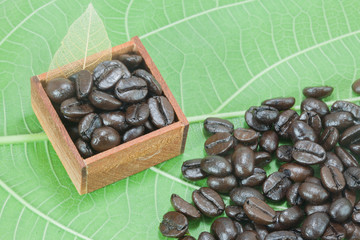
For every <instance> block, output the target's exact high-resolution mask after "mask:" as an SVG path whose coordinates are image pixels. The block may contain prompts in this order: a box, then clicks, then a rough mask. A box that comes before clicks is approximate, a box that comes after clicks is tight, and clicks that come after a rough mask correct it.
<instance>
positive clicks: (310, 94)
mask: <svg viewBox="0 0 360 240" xmlns="http://www.w3.org/2000/svg"><path fill="white" fill-rule="evenodd" d="M333 91H334V88H332V87H329V86H321V87H306V88H304V89H303V94H304V96H305V97H307V98H317V99H321V98H326V97H328V96H330V95H331V93H332V92H333Z"/></svg>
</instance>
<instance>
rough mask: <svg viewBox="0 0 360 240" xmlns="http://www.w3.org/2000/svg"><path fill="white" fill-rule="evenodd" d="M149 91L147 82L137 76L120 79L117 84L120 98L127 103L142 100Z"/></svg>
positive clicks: (117, 93) (117, 92)
mask: <svg viewBox="0 0 360 240" xmlns="http://www.w3.org/2000/svg"><path fill="white" fill-rule="evenodd" d="M147 93H148V89H147V85H146V82H145V81H144V80H143V79H141V78H137V77H131V78H125V79H120V80H119V81H118V82H117V84H116V86H115V94H116V96H117V98H118V99H120V100H121V101H124V102H127V103H135V102H140V101H142V100H143V99H144V98H145V97H146V95H147Z"/></svg>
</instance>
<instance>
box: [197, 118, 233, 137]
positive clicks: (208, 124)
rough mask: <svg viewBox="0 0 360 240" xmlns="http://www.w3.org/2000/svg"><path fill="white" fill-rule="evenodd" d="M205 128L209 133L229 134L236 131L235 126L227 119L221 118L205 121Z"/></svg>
mask: <svg viewBox="0 0 360 240" xmlns="http://www.w3.org/2000/svg"><path fill="white" fill-rule="evenodd" d="M204 128H205V130H206V131H208V132H209V133H218V132H227V133H232V132H233V130H234V124H232V123H231V122H230V121H228V120H226V119H221V118H213V117H209V118H206V119H205V121H204Z"/></svg>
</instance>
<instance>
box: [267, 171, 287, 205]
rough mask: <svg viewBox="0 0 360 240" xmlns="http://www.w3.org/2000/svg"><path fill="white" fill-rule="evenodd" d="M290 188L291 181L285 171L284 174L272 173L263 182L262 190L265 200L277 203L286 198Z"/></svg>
mask: <svg viewBox="0 0 360 240" xmlns="http://www.w3.org/2000/svg"><path fill="white" fill-rule="evenodd" d="M290 186H291V181H290V179H289V175H287V173H286V171H285V173H283V172H274V173H272V174H270V176H269V177H268V178H267V179H266V180H265V182H264V183H263V186H262V190H263V192H264V195H265V196H266V197H267V198H269V199H271V200H273V201H279V200H281V199H283V198H284V197H285V196H286V192H287V190H288V189H289V187H290Z"/></svg>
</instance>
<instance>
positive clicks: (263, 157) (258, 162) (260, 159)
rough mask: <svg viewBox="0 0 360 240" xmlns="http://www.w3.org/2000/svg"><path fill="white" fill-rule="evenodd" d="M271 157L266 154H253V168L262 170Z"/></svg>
mask: <svg viewBox="0 0 360 240" xmlns="http://www.w3.org/2000/svg"><path fill="white" fill-rule="evenodd" d="M271 160H272V159H271V155H270V153H268V152H255V166H256V167H259V168H263V167H265V166H266V165H268V164H269V163H270V162H271Z"/></svg>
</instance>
